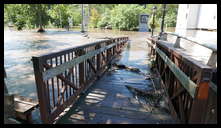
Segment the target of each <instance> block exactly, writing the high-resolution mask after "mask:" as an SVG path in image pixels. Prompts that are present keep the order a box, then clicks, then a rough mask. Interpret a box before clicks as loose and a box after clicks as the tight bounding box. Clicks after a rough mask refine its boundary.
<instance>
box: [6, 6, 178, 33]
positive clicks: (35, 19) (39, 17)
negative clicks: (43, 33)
mask: <svg viewBox="0 0 221 128" xmlns="http://www.w3.org/2000/svg"><path fill="white" fill-rule="evenodd" d="M88 6H89V7H85V9H88V8H90V21H89V26H91V27H99V28H102V27H106V26H111V27H112V28H115V29H120V30H135V29H136V28H137V27H138V25H139V15H140V14H141V13H145V14H149V15H150V16H151V19H150V20H149V23H148V24H149V26H152V24H151V23H152V21H153V18H152V11H153V10H152V8H153V6H156V7H157V10H156V18H155V24H156V27H159V26H160V22H161V19H162V13H163V11H162V7H163V6H162V4H147V5H146V8H145V9H144V6H140V5H138V4H91V5H88ZM177 8H178V5H177V4H167V11H166V16H165V24H166V26H168V27H175V25H176V16H177ZM85 12H86V13H88V11H87V10H86V11H85ZM86 15H87V14H86ZM69 18H71V19H72V23H73V24H72V25H73V26H78V25H79V24H81V20H82V16H81V5H80V4H4V24H7V23H9V22H11V23H13V24H14V25H15V26H16V27H17V28H18V29H22V28H24V27H25V28H35V27H39V28H42V27H45V26H47V25H49V26H51V27H54V26H55V27H66V26H68V25H69V20H68V19H69ZM49 23H50V24H49ZM152 27H153V26H152Z"/></svg>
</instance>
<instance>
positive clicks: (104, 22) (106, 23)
mask: <svg viewBox="0 0 221 128" xmlns="http://www.w3.org/2000/svg"><path fill="white" fill-rule="evenodd" d="M109 22H110V10H109V9H106V11H105V12H104V14H102V16H101V19H100V20H99V21H98V23H97V27H99V28H103V27H106V26H109V25H110V23H109Z"/></svg>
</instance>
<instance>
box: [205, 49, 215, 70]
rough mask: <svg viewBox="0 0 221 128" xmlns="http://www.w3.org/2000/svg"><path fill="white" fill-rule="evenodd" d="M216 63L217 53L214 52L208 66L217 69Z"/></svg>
mask: <svg viewBox="0 0 221 128" xmlns="http://www.w3.org/2000/svg"><path fill="white" fill-rule="evenodd" d="M216 62H217V51H213V52H212V54H211V56H210V58H209V61H208V63H207V65H208V66H211V67H212V68H216Z"/></svg>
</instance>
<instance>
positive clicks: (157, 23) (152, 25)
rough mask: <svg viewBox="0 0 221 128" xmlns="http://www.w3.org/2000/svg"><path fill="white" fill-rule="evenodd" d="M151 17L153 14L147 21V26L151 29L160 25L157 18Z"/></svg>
mask: <svg viewBox="0 0 221 128" xmlns="http://www.w3.org/2000/svg"><path fill="white" fill-rule="evenodd" d="M153 19H154V17H153V15H151V18H150V19H149V22H148V26H149V27H150V28H151V29H155V28H157V27H160V23H159V20H157V19H156V17H155V19H154V20H153Z"/></svg>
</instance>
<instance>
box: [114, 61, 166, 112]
mask: <svg viewBox="0 0 221 128" xmlns="http://www.w3.org/2000/svg"><path fill="white" fill-rule="evenodd" d="M123 69H124V70H126V71H130V72H133V73H137V74H140V75H143V76H144V79H145V80H151V82H152V84H151V85H150V86H152V89H149V90H147V89H140V88H135V87H133V86H131V85H125V87H126V88H127V89H128V90H129V91H130V92H131V93H132V94H133V96H134V97H135V98H136V99H137V100H138V101H139V102H140V103H141V104H142V105H143V106H145V107H146V108H147V109H148V110H149V111H150V112H153V111H154V110H156V109H158V111H164V112H166V113H169V107H168V105H167V104H166V101H165V99H164V92H163V89H160V88H156V87H155V84H156V83H155V82H154V79H155V78H157V75H155V74H154V73H153V74H145V73H143V72H141V70H140V69H139V68H135V67H131V66H126V65H124V64H116V63H113V64H112V65H111V71H115V70H123Z"/></svg>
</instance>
